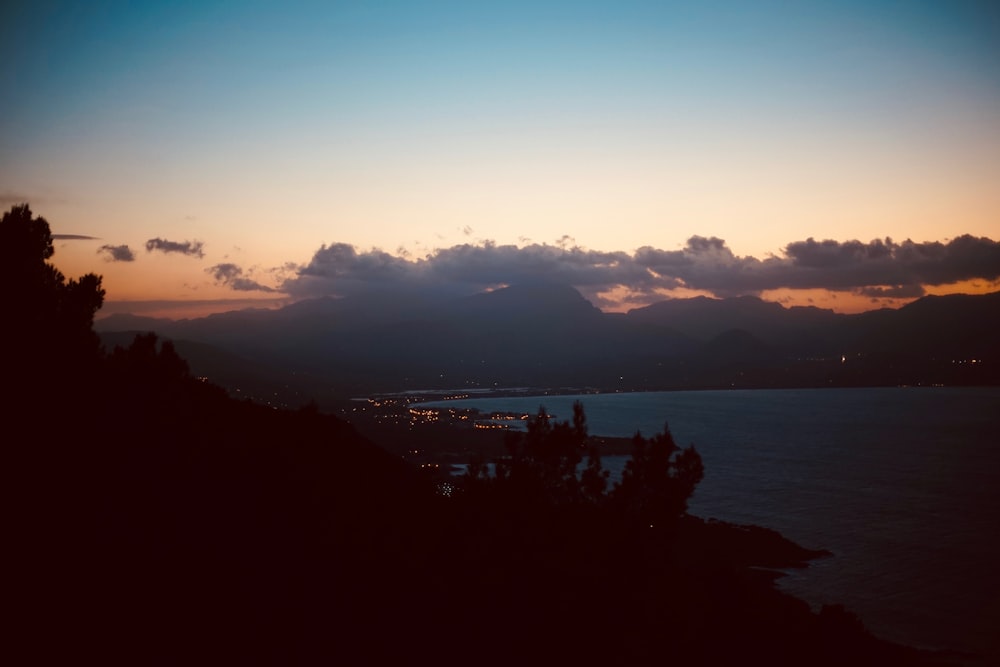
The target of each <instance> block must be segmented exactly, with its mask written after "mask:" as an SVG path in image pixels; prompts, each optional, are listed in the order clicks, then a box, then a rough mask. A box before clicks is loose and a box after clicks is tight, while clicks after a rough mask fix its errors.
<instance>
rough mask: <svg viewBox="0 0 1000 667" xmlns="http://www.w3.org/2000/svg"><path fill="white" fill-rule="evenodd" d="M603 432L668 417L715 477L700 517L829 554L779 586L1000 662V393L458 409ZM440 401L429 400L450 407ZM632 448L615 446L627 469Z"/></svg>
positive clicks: (666, 423) (695, 504)
mask: <svg viewBox="0 0 1000 667" xmlns="http://www.w3.org/2000/svg"><path fill="white" fill-rule="evenodd" d="M577 400H579V401H581V402H582V403H583V407H584V410H585V412H586V415H587V423H588V427H589V432H590V433H591V434H592V435H603V436H632V435H633V434H635V433H636V432H637V431H638V432H641V433H642V434H643V435H646V436H651V435H654V434H656V433H658V432H662V431H663V430H664V429H665V428H669V430H670V432H671V434H672V435H673V436H674V439H675V441H676V442H677V444H678V445H680V446H682V447H683V446H687V445H694V447H695V449H696V450H697V451H698V452H699V454H700V455H701V457H702V461H703V462H704V465H705V477H704V479H703V480H702V482H701V484H699V486H698V488H697V489H696V491H695V494H694V496H693V497H692V499H691V502H690V503H689V511H690V513H692V514H695V515H698V516H701V517H704V518H709V517H713V518H717V519H720V520H723V521H730V522H735V523H741V524H756V525H760V526H766V527H768V528H772V529H775V530H777V531H779V532H780V533H781V534H783V535H784V536H786V537H788V538H789V539H791V540H794V541H795V542H797V543H798V544H801V545H802V546H805V547H809V548H814V549H827V550H829V551H830V552H832V556H829V557H826V558H821V559H818V560H814V561H812V563H811V564H810V565H809V566H808V567H807V568H803V569H793V570H788V571H786V575H785V576H784V577H782V578H780V579H779V580H778V581H779V583H778V585H779V586H780V588H781V589H783V590H785V591H787V592H788V593H791V594H793V595H795V596H797V597H799V598H801V599H803V600H805V601H807V602H808V603H809V604H810V605H812V606H813V607H814V608H815V609H819V608H820V607H821V606H822V605H824V604H842V605H843V606H844V607H845V608H847V609H848V610H849V611H852V612H854V613H855V614H857V615H858V617H859V618H860V619H861V621H862V622H863V623H864V624H865V627H867V628H868V629H869V630H870V631H871V632H872V633H873V634H875V635H876V636H879V637H882V638H884V639H888V640H891V641H895V642H899V643H903V644H907V645H911V646H917V647H921V648H927V649H937V650H952V651H960V652H965V653H971V654H974V655H975V656H978V658H976V659H975V660H974V662H973V664H997V665H1000V573H998V571H1000V570H998V568H1000V388H955V387H901V388H857V389H854V388H850V389H848V388H836V389H787V390H770V389H768V390H721V391H672V392H641V393H607V394H585V395H578V396H573V395H545V396H537V395H536V396H516V397H485V396H484V397H477V398H470V399H465V400H460V401H447V404H448V405H452V406H455V407H471V408H477V409H479V410H481V411H483V412H489V411H494V410H500V411H511V412H527V413H532V414H536V413H537V412H538V410H539V408H540V407H544V408H545V410H546V411H547V412H548V413H549V414H551V415H553V416H554V417H555V419H556V420H559V421H562V420H570V419H571V418H572V405H573V403H574V402H575V401H577ZM441 404H442V402H436V403H432V404H428V405H441ZM625 461H627V457H622V456H608V457H604V459H603V463H604V465H605V467H606V468H607V469H609V470H610V471H611V472H612V476H613V477H615V476H620V474H621V469H622V468H623V467H624V464H625Z"/></svg>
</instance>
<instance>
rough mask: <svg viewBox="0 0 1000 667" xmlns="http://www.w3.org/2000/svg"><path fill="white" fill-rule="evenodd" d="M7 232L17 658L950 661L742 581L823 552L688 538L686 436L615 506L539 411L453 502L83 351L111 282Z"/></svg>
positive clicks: (762, 534) (575, 436)
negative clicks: (18, 368)
mask: <svg viewBox="0 0 1000 667" xmlns="http://www.w3.org/2000/svg"><path fill="white" fill-rule="evenodd" d="M0 230H2V231H0V241H2V242H0V248H2V249H3V250H2V252H3V253H4V255H3V257H4V263H3V271H4V272H5V273H4V274H3V277H5V278H7V279H8V280H10V281H14V282H8V283H7V284H8V285H16V286H17V289H16V291H17V295H16V296H15V298H14V299H13V301H12V303H14V304H15V305H16V306H18V307H20V308H22V309H23V310H22V311H20V312H19V311H12V313H13V314H14V315H15V316H16V317H17V318H23V321H24V322H25V326H24V327H23V328H22V329H19V330H18V331H19V333H17V334H16V335H14V334H11V333H9V331H10V330H11V329H13V328H16V327H14V326H13V325H12V324H9V325H7V326H5V331H6V332H8V333H5V334H4V335H5V336H6V337H5V338H4V340H3V343H4V346H3V347H2V348H0V354H2V355H3V356H2V359H3V366H4V368H11V367H14V366H15V365H17V364H22V363H24V364H27V365H28V366H29V367H30V368H32V369H34V370H35V371H38V370H39V369H42V370H44V371H45V373H44V377H43V381H40V382H36V383H33V384H25V385H23V386H15V387H14V389H15V398H14V399H11V400H10V401H7V402H5V403H4V404H3V405H4V409H5V410H6V412H5V414H4V415H3V417H4V419H3V428H4V429H5V432H4V435H5V437H4V439H3V454H4V461H3V463H4V466H3V470H4V472H5V473H6V475H7V476H8V477H9V480H5V481H8V482H9V483H7V484H5V485H4V488H5V490H7V491H9V493H10V494H11V496H12V497H11V499H10V501H9V503H8V504H7V507H8V508H9V509H11V510H12V514H13V515H14V516H13V520H12V521H11V522H8V523H6V524H5V531H6V532H5V535H4V536H5V538H6V543H5V555H7V556H11V557H12V558H11V559H10V560H13V563H10V562H8V563H7V568H8V572H9V573H10V575H11V577H10V578H11V579H12V580H13V581H14V582H15V584H19V586H13V587H8V588H7V589H5V602H6V603H7V607H8V608H9V609H12V610H13V611H14V612H15V613H14V614H13V617H14V621H13V622H12V623H9V624H8V627H7V629H8V634H10V635H12V636H14V637H15V638H16V639H18V640H20V643H21V644H22V646H19V647H17V648H23V649H25V650H24V651H20V653H22V654H23V655H25V656H27V659H26V660H24V662H27V663H29V664H67V663H71V662H72V663H81V662H82V663H97V664H102V665H108V664H122V665H125V664H127V665H136V664H140V665H145V664H155V665H160V664H213V665H218V664H239V665H254V664H261V665H300V664H301V665H315V664H379V665H381V664H442V663H456V664H463V665H464V664H477V665H482V664H498V665H499V664H503V665H510V664H573V665H608V664H614V665H649V664H663V663H672V664H684V665H709V664H749V663H753V664H778V665H803V664H813V665H830V666H833V665H842V664H852V663H858V664H866V663H867V664H910V665H919V664H939V663H936V662H933V661H929V660H927V659H925V656H923V655H922V654H918V653H916V652H914V651H910V650H908V649H904V648H902V647H898V646H894V645H891V644H887V643H885V642H879V641H878V640H877V639H875V638H873V637H872V636H871V635H870V634H868V633H867V632H866V631H865V630H864V628H863V626H861V624H860V623H859V622H858V621H857V619H856V618H855V617H853V615H851V614H849V612H846V611H844V610H842V609H840V608H835V607H831V608H827V609H825V610H824V612H823V613H821V614H813V613H812V612H811V611H810V610H809V608H808V606H807V605H806V604H805V603H803V602H800V601H798V600H795V599H794V598H791V597H789V596H787V595H783V594H782V593H780V592H779V591H777V590H776V589H775V588H774V586H773V585H772V583H771V580H770V579H769V578H768V577H765V576H761V574H760V573H759V571H757V570H752V569H751V568H750V566H752V565H764V566H766V567H785V566H796V565H800V564H801V561H802V560H803V559H806V558H809V557H812V556H813V555H815V554H812V553H808V552H804V551H803V550H801V548H797V547H796V546H795V545H791V544H790V543H788V542H787V540H782V539H781V538H780V536H777V535H776V534H773V533H772V532H768V531H761V530H743V529H741V528H738V527H737V528H734V527H730V526H725V525H720V524H717V523H714V524H713V523H706V522H702V521H700V520H698V519H695V518H694V517H689V516H686V515H685V507H686V501H687V499H688V497H689V496H690V495H691V493H692V492H693V490H694V488H695V485H696V484H697V483H698V481H699V480H700V478H701V473H702V469H701V461H700V458H699V457H698V455H697V453H696V452H695V451H694V449H693V448H688V449H684V450H681V449H679V448H678V447H677V446H676V445H675V444H674V442H673V440H672V438H671V437H670V435H669V432H666V431H665V432H664V433H663V434H661V435H658V436H655V437H654V438H652V439H651V440H645V439H643V438H641V437H638V436H637V438H636V442H635V446H636V450H635V455H634V459H633V463H632V464H631V465H630V467H629V469H628V470H627V471H626V475H625V477H624V478H623V480H622V482H621V483H620V484H618V485H616V486H615V488H614V489H612V490H611V491H608V489H607V474H606V472H605V471H604V470H603V469H602V468H601V464H600V456H599V452H598V451H597V450H596V449H595V448H593V447H591V443H590V442H589V440H588V436H587V428H586V417H585V415H584V412H583V408H582V406H581V405H579V404H578V405H577V406H576V407H575V408H574V415H573V420H572V423H568V422H562V423H552V421H551V420H550V419H549V417H548V416H547V415H546V414H545V411H544V409H542V410H541V411H540V412H539V415H538V417H537V418H536V419H534V420H532V422H531V424H530V426H529V428H528V431H527V432H526V433H525V434H524V435H523V436H521V437H519V438H516V439H512V440H511V442H510V443H509V445H510V446H509V455H508V456H507V457H505V458H503V459H502V460H500V461H498V462H497V466H496V470H497V474H496V475H495V476H491V475H489V474H488V472H489V468H488V466H487V465H486V464H485V462H484V461H482V460H479V461H476V462H474V464H473V465H471V466H470V469H469V471H470V472H469V475H468V476H467V478H466V479H465V480H464V484H463V485H462V489H461V490H460V491H458V492H456V493H454V494H452V495H450V496H447V495H442V494H441V493H439V492H438V491H439V489H440V487H436V486H435V482H436V480H433V479H429V478H428V477H427V476H425V475H423V474H420V473H419V471H417V470H415V469H414V468H413V467H411V466H410V465H408V464H406V463H405V462H404V461H402V460H401V459H400V458H399V457H398V456H393V455H390V454H389V453H388V452H387V451H385V450H384V449H381V448H380V447H378V446H376V445H375V444H373V443H372V442H370V441H368V440H366V439H364V438H362V437H361V436H360V435H358V433H357V432H356V431H355V430H354V428H353V426H351V425H350V424H348V423H346V422H343V421H341V420H339V419H337V418H335V417H333V416H330V415H325V414H322V413H321V412H320V411H319V410H318V409H317V408H316V406H315V405H313V406H307V407H306V408H305V409H302V410H297V411H285V410H276V409H272V408H270V407H267V406H263V405H259V404H255V403H252V402H250V401H238V400H234V399H232V398H230V397H229V396H228V395H227V394H226V392H225V391H223V390H222V389H221V388H220V387H217V386H215V385H213V384H211V383H210V382H203V381H201V380H200V379H198V378H195V377H192V375H191V374H190V373H189V372H188V368H187V364H186V363H185V362H184V360H183V359H181V358H180V357H179V356H178V355H177V353H176V350H175V348H174V346H173V343H172V342H171V341H169V340H162V341H161V340H160V339H159V338H158V337H157V336H155V335H152V334H140V335H138V336H136V337H135V339H134V340H133V341H132V343H131V344H130V345H128V346H127V347H118V348H116V349H115V350H113V351H112V352H111V353H110V354H107V355H105V356H102V355H100V354H99V353H98V352H97V351H96V350H95V349H94V348H93V346H92V344H91V340H90V337H89V336H85V335H83V334H85V333H90V334H92V333H93V332H92V331H91V328H90V322H91V320H92V318H93V314H94V311H95V310H96V308H97V307H99V306H100V303H101V298H102V297H103V292H102V291H101V290H100V279H99V278H96V277H90V276H85V277H84V278H83V279H81V280H80V281H77V282H74V281H69V282H68V283H67V282H66V281H65V280H64V279H63V278H62V276H61V274H59V273H58V272H57V271H56V270H55V269H54V268H52V267H51V266H49V265H48V264H47V263H46V260H47V259H48V258H49V257H51V255H52V246H51V236H50V234H49V232H48V225H47V224H45V222H44V220H42V219H40V218H33V217H32V216H31V214H30V211H29V210H28V209H27V207H26V206H25V207H15V208H14V209H13V210H12V211H11V213H9V214H7V215H5V216H4V218H3V224H2V226H0ZM8 260H9V261H8ZM29 334H30V335H29ZM33 336H34V337H35V339H33V338H32V337H33ZM53 345H55V346H56V348H55V349H52V347H51V346H53ZM33 355H34V356H33ZM39 355H40V356H39ZM56 359H58V362H59V363H53V361H54V360H56ZM84 369H86V371H87V372H86V373H83V372H81V371H83V370H84ZM588 447H590V449H589V457H588V462H587V465H586V467H585V468H584V469H583V470H582V471H580V470H579V467H580V464H581V463H582V461H583V457H584V454H586V453H588ZM456 481H457V480H456ZM652 522H656V523H657V524H658V525H670V526H672V527H673V530H671V531H670V532H669V533H666V532H664V531H650V530H649V527H648V525H646V524H647V523H652ZM667 534H669V536H670V539H661V538H662V537H663V536H664V535H667ZM11 589H12V590H11ZM15 624H17V625H15ZM12 652H17V651H12Z"/></svg>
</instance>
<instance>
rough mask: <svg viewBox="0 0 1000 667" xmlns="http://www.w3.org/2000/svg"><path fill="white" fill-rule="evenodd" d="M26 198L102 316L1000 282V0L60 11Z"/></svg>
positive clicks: (851, 307) (1, 158) (837, 292)
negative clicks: (561, 289)
mask: <svg viewBox="0 0 1000 667" xmlns="http://www.w3.org/2000/svg"><path fill="white" fill-rule="evenodd" d="M5 7H7V8H5V16H4V21H3V23H2V25H0V31H2V33H0V89H2V90H3V91H4V102H3V104H0V206H2V207H3V210H9V208H10V206H13V205H16V204H20V203H28V204H30V206H31V208H32V211H33V212H34V213H35V214H36V215H40V216H42V217H44V218H45V219H46V220H47V221H48V222H49V224H50V226H51V229H52V232H53V234H54V235H55V236H56V246H55V249H56V252H55V255H54V257H53V258H52V261H53V263H54V264H55V265H56V266H57V267H58V268H59V269H60V270H62V271H63V273H65V274H66V275H67V276H69V277H75V276H78V275H81V274H83V273H88V272H94V273H98V274H100V275H102V276H103V284H104V287H105V289H106V290H107V298H106V302H105V307H104V308H103V309H102V314H110V313H113V312H134V313H138V314H150V315H159V316H170V317H187V316H194V315H202V314H206V313H208V312H212V311H217V310H229V309H233V308H239V307H246V305H247V304H248V303H252V304H257V305H260V306H267V307H273V306H277V305H280V304H283V303H288V302H291V301H294V300H297V299H301V298H308V297H315V296H364V295H365V294H369V293H373V292H378V291H386V290H390V291H392V290H396V291H398V290H406V289H433V290H443V291H448V292H451V293H456V294H458V293H471V292H475V291H481V290H484V289H493V288H496V287H499V286H503V285H509V284H514V283H518V282H523V281H527V280H561V281H566V282H570V283H571V284H574V285H575V286H576V287H578V288H579V289H580V290H581V291H582V292H583V293H584V294H585V295H586V296H587V297H588V298H591V299H592V300H593V301H594V302H595V304H596V305H598V306H600V307H601V308H604V309H606V310H627V309H628V308H631V307H635V306H639V305H644V304H646V303H650V302H652V301H656V300H661V299H664V298H669V297H682V296H690V295H696V294H704V295H709V296H716V297H724V296H733V295H738V294H754V295H758V296H761V297H763V298H767V299H773V300H778V301H781V302H782V303H785V304H787V305H816V306H821V307H824V308H833V309H835V310H839V311H841V312H857V311H859V310H864V309H869V308H876V307H884V306H890V307H893V306H899V305H901V304H903V303H906V302H907V301H909V300H912V299H913V298H916V297H919V296H921V295H923V294H929V293H948V292H956V291H965V292H986V291H995V290H997V289H1000V243H998V241H1000V4H998V3H996V2H995V1H992V0H986V1H983V2H978V1H971V0H949V1H948V2H944V1H941V2H922V1H920V0H909V1H897V2H887V1H879V0H866V1H864V2H852V1H849V0H844V1H840V2H771V1H768V0H760V1H757V2H712V1H706V2H691V3H684V2H669V1H659V2H630V1H628V0H620V1H616V2H586V1H578V2H544V1H534V2H518V1H516V0H509V1H507V2H503V3H470V2H315V3H298V2H280V3H279V2H254V1H247V0H244V1H241V2H211V1H208V0H206V1H203V2H190V3H186V2H156V1H152V0H150V1H146V2H141V3H134V2H133V3H130V2H100V1H95V2H89V3H76V2H45V1H44V0H34V1H32V2H24V3H16V2H15V3H14V4H13V6H12V7H8V6H7V5H5Z"/></svg>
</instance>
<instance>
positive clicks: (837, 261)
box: [220, 235, 1000, 298]
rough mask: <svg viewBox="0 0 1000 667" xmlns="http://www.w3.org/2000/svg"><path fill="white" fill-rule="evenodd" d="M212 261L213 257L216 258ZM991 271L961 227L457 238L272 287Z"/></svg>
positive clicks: (647, 288) (723, 283)
mask: <svg viewBox="0 0 1000 667" xmlns="http://www.w3.org/2000/svg"><path fill="white" fill-rule="evenodd" d="M220 266H221V265H220ZM972 279H982V280H987V281H996V280H998V279H1000V243H997V242H995V241H992V240H991V239H988V238H977V237H973V236H970V235H964V236H960V237H957V238H955V239H952V240H951V241H949V242H947V243H941V242H928V243H916V242H913V241H910V240H906V241H903V242H901V243H896V242H894V241H892V239H888V238H887V239H876V240H873V241H870V242H868V243H863V242H861V241H844V242H839V241H831V240H824V241H816V240H814V239H812V238H810V239H806V240H805V241H796V242H793V243H790V244H788V245H787V246H786V247H785V249H784V251H783V253H782V255H781V256H771V257H767V258H765V259H757V258H754V257H739V256H737V255H735V254H733V252H732V250H731V249H730V248H729V247H728V246H727V245H726V242H725V241H724V240H723V239H719V238H716V237H701V236H693V237H691V238H690V239H688V242H687V244H686V245H685V247H684V248H682V249H680V250H660V249H657V248H653V247H648V246H647V247H643V248H640V249H638V250H636V251H635V252H634V253H632V254H628V253H625V252H603V251H594V250H587V249H584V248H580V247H578V246H575V245H569V244H565V243H564V244H559V245H555V246H553V245H546V244H531V245H526V246H522V247H519V246H513V245H496V244H494V243H491V242H485V243H481V244H478V245H472V244H461V245H456V246H453V247H450V248H444V249H441V250H437V251H435V252H433V253H431V254H430V255H427V256H426V257H424V258H420V259H409V258H404V257H398V256H395V255H390V254H388V253H386V252H384V251H382V250H378V249H372V250H368V251H363V252H359V251H358V250H357V249H356V248H354V247H353V246H351V245H348V244H344V243H337V244H333V245H329V246H327V245H324V246H322V247H321V248H320V249H319V250H317V251H316V253H315V254H314V255H313V258H312V260H311V261H310V262H309V263H308V264H307V265H305V266H304V267H302V268H300V270H299V271H298V273H297V274H296V275H295V276H294V277H292V278H290V279H287V280H285V281H284V283H283V284H282V286H281V291H284V292H287V293H289V294H291V295H293V296H298V297H307V296H319V295H339V296H348V295H352V294H363V293H365V292H371V291H385V290H386V289H397V290H407V289H409V290H414V289H420V290H439V291H444V290H449V291H457V290H459V289H464V290H465V291H467V292H468V291H474V290H478V289H483V288H486V287H491V286H496V285H504V284H507V285H509V284H515V283H523V282H533V281H539V280H545V281H551V282H562V283H566V284H570V285H574V286H576V287H577V288H579V289H581V291H583V292H584V293H586V294H588V295H589V296H592V297H593V296H594V295H596V294H597V293H599V292H602V291H605V290H609V289H613V288H616V287H620V288H625V289H627V290H628V291H630V292H631V293H632V294H633V295H636V294H639V295H641V294H649V295H653V294H655V293H657V292H659V291H663V290H670V289H675V288H678V287H686V288H690V289H696V290H705V291H708V292H711V293H713V294H715V295H717V296H735V295H739V294H759V293H761V292H763V291H766V290H774V289H781V288H788V289H828V290H833V291H846V292H854V293H858V294H864V295H867V296H872V297H880V298H911V297H916V296H920V295H921V294H923V288H924V286H927V285H945V284H951V283H955V282H958V281H963V280H972Z"/></svg>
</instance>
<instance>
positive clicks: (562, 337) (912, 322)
mask: <svg viewBox="0 0 1000 667" xmlns="http://www.w3.org/2000/svg"><path fill="white" fill-rule="evenodd" d="M368 305H370V306H371V309H370V310H366V308H365V306H366V303H365V302H361V301H358V300H357V299H341V300H336V299H319V300H314V301H305V302H300V303H297V304H293V305H291V306H288V307H286V308H284V309H282V310H278V311H262V310H256V311H239V312H233V313H224V314H219V315H213V316H210V317H205V318H201V319H196V320H184V321H177V322H173V321H169V320H148V319H137V318H131V317H126V316H115V317H110V318H107V319H106V320H103V321H100V322H98V329H99V330H100V331H102V332H104V335H106V336H107V335H110V333H111V332H113V331H129V332H134V331H143V330H150V331H156V332H158V333H159V334H161V335H163V336H167V337H170V338H173V339H175V340H177V341H179V342H178V345H192V344H195V343H196V344H198V345H199V346H201V347H200V349H198V350H195V349H189V350H188V351H190V353H191V354H190V357H189V358H190V359H191V363H192V367H193V368H194V370H195V372H196V373H198V374H200V375H207V376H209V377H211V378H212V379H213V380H216V381H218V382H220V383H221V384H224V385H225V386H227V387H228V388H230V389H235V388H239V389H241V390H242V391H244V392H250V393H252V394H253V395H255V396H263V395H267V396H270V397H274V396H275V395H277V396H278V397H280V400H281V401H283V402H284V403H286V404H289V405H297V404H301V403H303V402H306V401H308V400H309V398H315V399H316V400H318V401H320V402H321V403H325V401H326V400H327V399H329V398H334V397H345V396H360V395H366V394H371V393H375V392H392V391H401V390H407V389H432V388H451V389H455V388H492V387H519V386H535V387H596V388H600V389H604V390H626V391H628V390H655V389H698V388H723V387H743V388H747V387H816V386H894V385H901V384H908V385H930V384H949V385H982V384H996V383H998V382H1000V358H998V357H997V350H1000V293H993V294H986V295H980V296H969V295H952V296H944V297H924V298H923V299H919V300H917V301H915V302H913V303H911V304H909V305H907V306H905V307H903V308H900V309H899V310H879V311H872V312H867V313H861V314H858V315H843V314H837V313H834V312H832V311H828V310H822V309H818V308H785V307H783V306H781V305H780V304H776V303H768V302H764V301H761V300H760V299H757V298H753V297H740V298H733V299H708V298H705V297H698V298H693V299H675V300H671V301H665V302H662V303H658V304H654V305H652V306H649V307H646V308H641V309H636V310H633V311H631V312H629V313H627V314H615V313H602V312H601V311H599V310H598V309H596V308H594V307H593V306H592V305H591V304H590V303H589V302H588V301H586V300H585V299H584V298H583V297H582V296H581V295H580V294H579V292H577V291H576V290H574V289H572V288H570V287H566V286H560V285H522V286H513V287H509V288H506V289H502V290H496V291H494V292H489V293H484V294H478V295H474V296H471V297H464V298H454V299H450V300H438V301H423V302H419V303H416V302H414V301H412V300H409V301H400V300H393V299H388V298H387V299H383V300H381V301H378V302H375V303H371V304H368ZM180 341H185V342H183V343H182V342H180ZM210 350H215V351H216V352H215V353H212V352H210ZM226 356H228V357H229V358H230V359H231V361H230V362H228V363H226V362H224V359H225V357H226ZM248 374H249V375H252V378H248V377H247V375H248ZM262 392H263V393H262Z"/></svg>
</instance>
